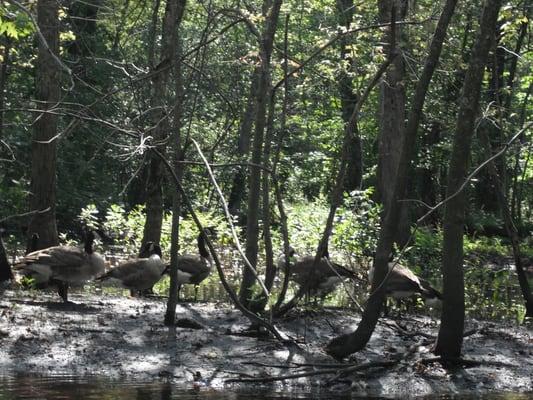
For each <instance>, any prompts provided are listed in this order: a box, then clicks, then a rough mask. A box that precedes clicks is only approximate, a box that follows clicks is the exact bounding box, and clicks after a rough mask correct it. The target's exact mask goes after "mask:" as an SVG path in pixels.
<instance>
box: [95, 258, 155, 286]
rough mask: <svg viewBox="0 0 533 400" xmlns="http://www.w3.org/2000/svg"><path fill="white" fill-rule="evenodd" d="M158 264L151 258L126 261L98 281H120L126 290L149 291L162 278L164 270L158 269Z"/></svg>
mask: <svg viewBox="0 0 533 400" xmlns="http://www.w3.org/2000/svg"><path fill="white" fill-rule="evenodd" d="M156 264H157V263H156V262H154V261H153V260H151V259H149V258H145V259H137V260H131V261H126V262H124V263H122V264H120V265H119V266H118V267H116V268H113V269H112V270H111V271H109V272H107V273H106V274H105V275H103V276H101V277H100V278H98V280H109V281H113V280H114V281H118V282H119V283H120V284H121V285H122V286H124V287H126V288H133V289H138V290H143V289H148V288H150V287H152V286H153V285H154V284H155V283H156V282H157V281H158V280H159V279H160V278H161V272H160V269H162V268H157V265H156Z"/></svg>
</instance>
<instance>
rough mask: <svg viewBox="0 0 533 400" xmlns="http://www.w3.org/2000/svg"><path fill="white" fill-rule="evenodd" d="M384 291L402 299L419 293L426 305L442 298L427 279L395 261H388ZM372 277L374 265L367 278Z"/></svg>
mask: <svg viewBox="0 0 533 400" xmlns="http://www.w3.org/2000/svg"><path fill="white" fill-rule="evenodd" d="M388 268H389V274H388V275H387V278H386V281H385V283H384V285H385V293H386V295H387V296H389V297H392V298H395V299H403V298H405V297H410V296H413V295H414V294H416V293H419V294H420V295H421V296H422V298H423V299H424V301H425V302H426V303H427V304H428V305H433V306H434V305H437V304H438V303H440V301H441V299H442V295H441V293H440V292H439V291H438V290H437V289H435V288H434V287H433V286H431V285H430V283H429V282H428V281H426V280H425V279H422V278H420V277H419V276H417V275H415V274H414V273H413V271H411V270H410V269H409V268H407V267H405V266H403V265H401V264H398V263H396V262H389V264H388ZM373 278H374V266H373V265H372V267H371V268H370V270H369V272H368V279H369V280H370V282H372V279H373Z"/></svg>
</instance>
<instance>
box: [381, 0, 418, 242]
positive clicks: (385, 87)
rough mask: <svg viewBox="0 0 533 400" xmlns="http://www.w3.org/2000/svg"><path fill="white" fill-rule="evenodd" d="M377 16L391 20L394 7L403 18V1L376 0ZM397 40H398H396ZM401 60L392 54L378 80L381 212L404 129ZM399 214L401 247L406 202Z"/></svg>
mask: <svg viewBox="0 0 533 400" xmlns="http://www.w3.org/2000/svg"><path fill="white" fill-rule="evenodd" d="M378 6H379V17H380V21H381V22H388V21H390V20H391V13H392V11H393V10H395V12H396V15H397V18H398V19H401V20H403V19H404V18H405V16H406V15H407V7H408V5H407V1H406V0H379V1H378ZM392 34H393V33H392V32H391V30H387V31H386V32H385V35H384V42H385V43H390V42H391V37H392ZM394 36H395V37H397V38H400V37H401V36H402V28H401V27H399V26H398V27H397V28H396V32H395V33H394ZM399 42H401V41H400V40H399ZM389 47H390V46H386V47H385V49H389ZM404 82H405V63H404V60H403V57H396V58H395V59H394V61H393V63H392V65H391V68H389V70H388V71H387V73H386V74H385V79H383V81H382V83H381V92H380V102H379V121H380V133H379V141H378V168H377V189H378V193H379V196H380V198H381V203H382V204H383V215H385V214H386V213H387V210H388V209H389V208H390V204H391V202H392V195H393V187H394V182H395V181H396V172H397V170H398V163H399V162H400V149H401V147H402V143H403V140H404V139H403V137H404V128H405V116H406V112H405V103H406V94H405V83H404ZM401 208H402V210H401V216H400V221H399V226H398V229H397V234H396V238H395V241H396V243H398V244H399V245H400V246H403V245H404V244H405V243H406V242H407V240H408V239H409V229H410V227H409V215H408V207H407V204H405V203H403V204H402V205H401Z"/></svg>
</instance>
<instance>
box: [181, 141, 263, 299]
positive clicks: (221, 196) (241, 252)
mask: <svg viewBox="0 0 533 400" xmlns="http://www.w3.org/2000/svg"><path fill="white" fill-rule="evenodd" d="M191 141H192V142H193V144H194V146H195V147H196V151H197V152H198V154H199V155H200V158H201V159H202V161H203V162H204V165H205V167H206V169H207V173H208V174H209V177H210V178H211V182H212V183H213V186H214V187H215V189H216V191H217V193H218V196H219V198H220V202H221V203H222V208H223V209H224V213H225V214H226V220H227V221H228V224H229V226H230V229H231V235H232V236H233V240H234V241H235V245H236V246H237V250H238V251H239V254H240V255H241V257H242V259H243V260H244V263H245V264H246V265H247V267H248V268H250V270H251V271H252V273H253V274H254V276H255V279H257V281H258V282H259V285H260V286H261V289H263V293H264V294H265V296H266V297H267V299H268V298H269V297H270V293H269V291H268V289H267V288H266V286H265V284H264V282H263V281H262V280H261V279H260V278H259V276H258V274H257V271H256V270H255V268H254V267H253V266H252V264H251V263H250V261H249V260H248V258H247V257H246V254H244V251H243V249H242V246H241V242H240V240H239V236H238V235H237V232H236V230H235V226H234V225H233V222H232V217H231V213H230V212H229V209H228V204H227V203H226V199H225V198H224V193H222V190H221V189H220V186H218V183H217V181H216V179H215V176H214V175H213V171H212V170H211V167H210V166H209V162H208V161H207V159H206V158H205V156H204V154H203V153H202V150H201V149H200V146H199V145H198V143H197V142H196V140H194V139H191Z"/></svg>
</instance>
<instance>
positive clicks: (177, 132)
mask: <svg viewBox="0 0 533 400" xmlns="http://www.w3.org/2000/svg"><path fill="white" fill-rule="evenodd" d="M186 3H187V0H178V1H177V10H175V12H176V15H175V26H174V29H173V32H175V35H176V36H175V37H174V39H173V40H174V42H175V46H174V48H175V49H176V50H175V52H176V54H175V55H174V62H173V68H172V71H173V73H174V82H175V87H176V94H175V103H174V108H173V110H172V117H173V118H172V136H171V146H172V164H173V165H172V166H173V168H174V172H175V175H176V176H177V177H178V178H179V179H180V180H181V179H182V178H183V172H184V171H183V169H184V167H183V165H182V164H180V161H182V160H183V156H184V155H183V149H182V143H181V141H182V139H181V127H182V123H181V121H182V119H181V116H182V105H183V96H184V90H183V75H182V74H183V72H182V67H181V63H180V62H178V60H179V59H180V58H181V42H180V39H179V25H180V22H181V19H182V17H183V13H184V12H185V6H186ZM180 215H181V196H180V192H179V191H177V190H174V191H173V192H172V226H171V233H170V272H169V276H170V287H169V289H168V299H167V309H166V312H165V321H164V322H165V325H167V326H172V325H174V324H175V323H176V305H177V301H178V252H179V249H180V244H179V233H180V230H179V223H180Z"/></svg>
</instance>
